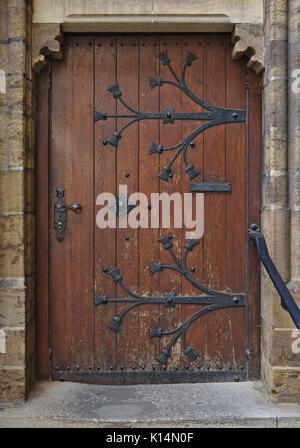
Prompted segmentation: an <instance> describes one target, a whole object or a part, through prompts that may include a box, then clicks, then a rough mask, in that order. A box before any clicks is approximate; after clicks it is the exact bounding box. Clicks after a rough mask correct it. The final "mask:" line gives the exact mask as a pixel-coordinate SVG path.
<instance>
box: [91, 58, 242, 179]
mask: <svg viewBox="0 0 300 448" xmlns="http://www.w3.org/2000/svg"><path fill="white" fill-rule="evenodd" d="M158 58H159V59H160V60H161V62H162V64H163V65H166V66H167V67H168V69H169V71H170V73H171V75H172V76H173V78H174V80H165V79H163V78H161V77H157V78H154V77H150V79H149V85H150V88H151V89H154V88H155V87H162V86H163V85H164V84H171V85H172V86H174V87H176V88H178V89H180V90H181V91H182V92H183V93H184V94H185V95H187V96H188V97H189V98H190V99H191V100H192V101H194V102H195V103H196V104H198V105H199V106H201V107H203V108H204V109H206V110H207V111H208V112H175V109H173V108H165V109H163V111H162V112H159V113H151V112H143V111H139V110H136V109H134V108H133V107H131V106H129V105H128V104H127V103H126V102H125V101H124V99H123V98H122V92H121V90H120V88H119V85H118V83H116V84H114V85H112V86H110V87H109V88H108V91H109V92H111V93H112V95H113V97H114V98H115V99H116V100H118V101H120V103H121V104H123V106H124V107H125V108H126V109H127V110H128V111H129V112H131V113H127V114H126V113H125V114H108V113H107V112H104V111H101V112H99V111H97V110H95V111H94V121H95V122H96V121H99V120H107V118H129V121H128V122H127V123H126V124H125V125H124V126H123V127H122V128H121V129H120V130H119V131H117V132H114V133H113V135H112V137H111V138H109V139H107V140H103V144H104V145H107V144H109V145H111V146H114V147H115V148H117V147H118V144H119V141H120V140H121V136H122V133H123V131H124V130H125V129H126V128H128V127H129V126H130V125H131V124H133V123H136V122H138V121H142V120H149V119H150V120H152V119H158V120H163V123H164V124H174V123H175V121H176V120H197V121H200V120H201V121H202V120H203V121H206V123H204V124H201V125H200V126H198V127H196V128H195V129H194V130H193V131H192V132H191V133H190V134H189V135H188V136H187V137H185V138H184V139H183V140H181V141H179V142H178V143H176V144H175V145H173V146H168V147H165V146H163V145H162V144H156V143H154V142H150V145H149V153H150V155H152V154H162V153H163V152H165V151H175V154H174V155H173V157H172V158H171V160H170V161H169V163H168V164H167V165H165V166H164V167H163V169H162V171H161V172H160V173H158V174H157V176H158V177H160V179H162V180H164V181H166V182H167V181H168V180H169V177H172V170H171V167H172V165H173V163H174V162H175V160H176V159H177V157H178V156H179V154H180V153H181V152H182V154H183V160H184V163H185V171H186V173H187V174H188V175H189V178H190V180H192V179H194V178H195V177H196V176H198V175H199V174H200V171H199V170H198V169H197V168H195V167H194V166H193V165H192V164H190V163H189V162H188V160H187V155H186V152H187V149H188V146H189V145H191V146H193V140H194V138H195V137H196V136H197V135H198V134H200V133H201V132H203V131H204V130H205V129H207V128H209V127H212V126H216V125H218V124H222V123H233V122H244V121H245V120H246V110H239V109H226V108H223V107H216V106H213V105H212V104H209V103H206V102H205V101H203V100H201V99H200V98H198V97H197V96H196V95H195V94H194V93H193V92H192V91H191V90H190V89H189V87H188V86H187V84H186V81H185V72H186V69H187V68H188V67H190V66H191V65H192V63H193V62H194V61H195V60H196V59H198V58H197V56H195V55H194V54H193V53H191V52H189V51H188V52H187V55H186V58H185V60H184V62H183V68H182V72H181V78H179V77H178V76H177V74H176V73H175V71H174V70H173V68H172V66H171V59H170V58H169V57H168V53H167V51H166V50H165V51H162V52H160V53H159V54H158Z"/></svg>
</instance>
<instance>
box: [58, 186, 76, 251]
mask: <svg viewBox="0 0 300 448" xmlns="http://www.w3.org/2000/svg"><path fill="white" fill-rule="evenodd" d="M56 195H57V197H58V200H57V203H56V204H54V228H55V230H56V239H57V241H58V242H59V243H61V242H62V241H63V240H64V232H65V230H66V229H67V211H68V210H71V211H72V212H74V213H75V214H76V215H79V214H80V213H81V212H82V207H81V205H79V204H77V203H76V202H74V203H73V204H71V205H67V204H66V203H65V201H64V200H63V197H64V195H65V190H64V189H63V188H57V189H56Z"/></svg>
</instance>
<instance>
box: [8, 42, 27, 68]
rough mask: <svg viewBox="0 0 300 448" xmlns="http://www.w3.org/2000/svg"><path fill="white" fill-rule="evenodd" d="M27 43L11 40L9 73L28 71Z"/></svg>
mask: <svg viewBox="0 0 300 448" xmlns="http://www.w3.org/2000/svg"><path fill="white" fill-rule="evenodd" d="M25 57H26V43H25V41H23V42H22V41H20V42H11V43H10V44H9V60H8V65H7V70H8V72H9V73H13V72H19V73H25V72H26V60H25Z"/></svg>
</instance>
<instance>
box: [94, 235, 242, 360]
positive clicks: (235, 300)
mask: <svg viewBox="0 0 300 448" xmlns="http://www.w3.org/2000/svg"><path fill="white" fill-rule="evenodd" d="M172 238H173V237H172V234H167V235H163V236H162V237H161V238H159V240H158V241H159V242H160V243H161V244H162V245H163V246H164V249H165V250H167V251H168V252H169V253H170V254H171V256H172V258H173V260H174V262H175V264H174V265H170V264H165V263H163V262H162V261H157V262H154V261H150V263H149V271H150V274H151V275H154V274H155V273H156V272H160V271H163V270H164V269H170V270H174V271H177V272H179V273H180V274H181V275H182V276H184V277H185V278H186V279H187V280H188V281H189V282H190V283H191V284H192V285H193V286H195V287H196V288H197V289H198V290H200V291H202V292H203V293H205V294H207V295H195V296H178V295H176V293H175V292H174V291H170V292H164V294H163V296H161V297H151V296H142V295H140V294H137V293H135V292H133V291H132V290H131V289H129V288H128V287H127V286H126V285H125V284H124V283H123V277H122V275H121V273H120V268H119V267H114V268H112V269H108V268H103V272H104V273H106V274H108V275H110V276H111V277H112V279H113V281H114V282H115V283H118V284H119V285H120V286H121V287H122V289H123V290H124V291H125V292H126V293H127V294H128V295H129V296H130V297H125V298H108V297H107V296H106V295H97V294H95V296H94V304H95V306H98V305H104V304H107V303H109V302H113V303H116V302H127V303H130V305H129V306H128V307H127V308H126V309H124V311H122V312H121V313H120V314H119V315H118V316H115V317H114V319H113V321H112V322H111V323H110V324H109V325H108V328H110V329H111V330H113V331H115V332H118V331H120V327H121V325H122V322H123V319H124V317H125V315H126V314H127V313H128V312H129V311H131V310H132V309H133V308H135V307H138V306H140V305H145V304H154V303H156V304H158V303H161V304H163V305H164V306H165V307H166V308H170V307H172V308H173V307H175V306H176V305H177V304H193V305H195V304H198V305H206V306H205V307H203V308H201V309H199V310H198V311H196V312H195V313H194V314H193V315H192V316H191V317H190V318H188V319H187V320H186V321H185V322H183V323H182V324H180V325H179V326H178V327H177V328H174V329H163V328H156V327H153V326H150V328H149V336H150V338H154V337H163V336H166V335H173V338H172V339H171V341H170V343H169V344H168V345H167V346H166V348H164V349H163V350H162V352H161V353H160V354H159V355H158V356H157V358H156V359H157V361H159V362H160V363H161V364H162V365H166V364H167V362H168V358H169V357H170V354H171V349H172V347H173V346H174V345H175V344H176V342H177V340H178V339H179V338H180V337H181V339H182V343H183V347H184V354H185V355H186V356H187V358H188V359H189V361H190V362H192V361H194V360H195V359H196V358H197V357H198V356H199V354H198V353H197V352H196V351H195V350H194V349H193V348H192V347H190V346H188V345H187V343H186V332H187V330H188V329H189V327H190V326H191V325H192V324H193V322H195V321H196V320H197V319H198V318H199V317H200V316H202V315H204V314H206V313H209V312H211V311H214V310H216V309H219V308H225V307H236V306H245V296H244V295H243V294H234V295H233V294H227V293H224V292H222V291H216V290H214V289H211V288H208V287H206V286H204V285H203V284H201V283H200V282H198V281H197V280H196V279H195V278H194V277H193V275H192V274H191V273H190V272H189V270H188V267H187V258H188V254H189V253H190V252H191V251H192V250H193V249H194V247H195V246H197V245H198V244H199V241H198V240H196V239H190V240H187V241H186V243H185V245H184V247H185V251H184V256H183V260H182V261H181V260H179V258H178V257H177V256H176V254H175V253H174V251H173V243H172Z"/></svg>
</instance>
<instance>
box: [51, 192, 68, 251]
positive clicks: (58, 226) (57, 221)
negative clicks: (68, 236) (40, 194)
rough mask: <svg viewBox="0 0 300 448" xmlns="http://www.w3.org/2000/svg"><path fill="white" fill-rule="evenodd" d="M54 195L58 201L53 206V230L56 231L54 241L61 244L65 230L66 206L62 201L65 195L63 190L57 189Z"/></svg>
mask: <svg viewBox="0 0 300 448" xmlns="http://www.w3.org/2000/svg"><path fill="white" fill-rule="evenodd" d="M56 195H57V197H58V201H57V203H56V204H55V205H54V228H55V230H56V239H57V241H58V242H59V243H61V242H62V241H63V240H64V231H65V230H66V228H67V206H66V203H65V202H64V200H63V199H62V198H63V197H64V195H65V190H64V189H63V188H57V189H56Z"/></svg>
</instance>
